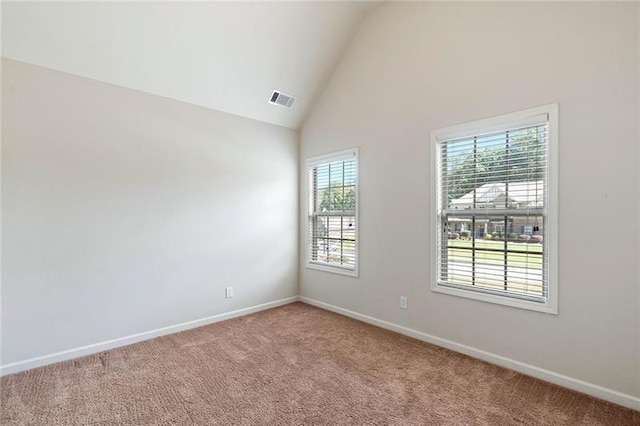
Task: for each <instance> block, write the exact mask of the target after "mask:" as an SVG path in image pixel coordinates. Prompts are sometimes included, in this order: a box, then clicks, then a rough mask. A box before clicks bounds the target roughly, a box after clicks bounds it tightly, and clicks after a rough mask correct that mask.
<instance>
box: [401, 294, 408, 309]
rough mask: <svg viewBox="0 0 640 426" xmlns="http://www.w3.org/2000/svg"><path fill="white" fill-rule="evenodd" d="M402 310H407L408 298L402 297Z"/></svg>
mask: <svg viewBox="0 0 640 426" xmlns="http://www.w3.org/2000/svg"><path fill="white" fill-rule="evenodd" d="M400 308H402V309H407V296H400Z"/></svg>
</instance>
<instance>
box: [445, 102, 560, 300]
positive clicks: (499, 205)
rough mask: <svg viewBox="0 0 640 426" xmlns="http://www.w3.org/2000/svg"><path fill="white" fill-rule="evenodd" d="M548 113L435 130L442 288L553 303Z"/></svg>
mask: <svg viewBox="0 0 640 426" xmlns="http://www.w3.org/2000/svg"><path fill="white" fill-rule="evenodd" d="M549 117H550V116H549V113H548V112H545V113H542V114H540V113H538V114H535V115H532V116H527V117H525V119H522V117H519V119H518V120H508V118H509V117H506V118H505V120H503V122H502V123H500V120H497V121H496V120H493V121H492V122H491V125H486V126H484V127H483V126H482V123H479V124H478V125H476V126H461V128H460V129H456V128H454V129H452V128H449V129H446V131H443V132H441V133H440V134H438V132H436V135H435V139H434V141H435V156H436V176H435V178H436V179H435V188H434V189H435V201H436V209H437V211H436V224H435V225H436V226H435V229H436V232H437V234H436V235H437V241H436V247H435V249H436V250H435V251H436V277H435V280H436V286H437V287H440V288H450V289H454V290H463V291H466V292H473V293H481V294H484V295H488V296H490V297H491V296H498V297H501V298H507V299H517V300H524V301H528V302H533V303H539V304H548V302H549V300H550V267H549V265H550V257H549V247H550V246H549V244H548V237H549V234H548V230H549V218H550V215H549V212H550V209H549V204H550V197H549V194H550V187H549V177H550V174H549V152H550V151H549V141H550V139H549V136H550V121H549ZM458 294H459V293H458ZM485 300H489V299H485ZM489 301H492V300H489ZM498 303H501V302H498ZM506 304H508V303H506Z"/></svg>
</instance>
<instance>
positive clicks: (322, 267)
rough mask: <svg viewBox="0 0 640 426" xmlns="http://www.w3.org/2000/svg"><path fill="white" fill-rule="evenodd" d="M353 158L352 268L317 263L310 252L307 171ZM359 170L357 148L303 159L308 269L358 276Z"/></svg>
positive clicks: (309, 207)
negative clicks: (353, 261) (353, 262)
mask: <svg viewBox="0 0 640 426" xmlns="http://www.w3.org/2000/svg"><path fill="white" fill-rule="evenodd" d="M352 158H355V161H356V184H355V193H356V206H355V235H356V242H355V267H354V268H353V269H352V268H347V267H342V266H339V265H328V264H325V263H319V262H314V261H312V259H311V252H310V247H311V241H310V238H311V235H310V233H309V229H310V217H311V205H310V201H311V197H312V194H311V192H310V185H311V181H310V179H309V172H310V171H311V169H313V168H314V167H317V166H320V165H323V164H328V163H333V162H335V161H341V160H347V159H352ZM359 174H360V172H359V164H358V148H351V149H347V150H344V151H339V152H333V153H330V154H325V155H319V156H315V157H310V158H307V159H306V161H305V200H306V201H305V213H304V214H305V228H304V232H305V267H306V268H309V269H315V270H318V271H325V272H333V273H336V274H341V275H347V276H350V277H354V278H357V277H358V276H359V265H360V258H359V255H358V252H359V246H360V231H359V222H360V220H359V217H358V211H359V207H358V206H359V204H360V195H359V191H358V188H359V186H360V183H359V181H360V176H359Z"/></svg>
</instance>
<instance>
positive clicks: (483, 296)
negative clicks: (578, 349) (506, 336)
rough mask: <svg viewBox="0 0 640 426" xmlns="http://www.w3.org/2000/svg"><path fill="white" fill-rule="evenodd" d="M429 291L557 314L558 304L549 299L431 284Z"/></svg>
mask: <svg viewBox="0 0 640 426" xmlns="http://www.w3.org/2000/svg"><path fill="white" fill-rule="evenodd" d="M431 291H433V292H436V293H443V294H448V295H451V296H458V297H464V298H467V299H473V300H479V301H481V302H488V303H495V304H498V305H504V306H510V307H512V308H519V309H527V310H530V311H537V312H543V313H546V314H552V315H558V306H557V304H554V303H552V302H551V300H552V299H550V301H547V302H546V303H542V302H534V301H530V300H522V299H515V298H511V297H505V296H498V295H494V294H488V293H480V292H476V291H473V290H465V289H459V288H453V287H447V286H443V285H438V284H433V285H432V286H431Z"/></svg>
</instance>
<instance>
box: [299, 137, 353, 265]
mask: <svg viewBox="0 0 640 426" xmlns="http://www.w3.org/2000/svg"><path fill="white" fill-rule="evenodd" d="M306 164H307V179H308V183H307V188H308V197H307V202H308V208H307V210H308V215H307V221H308V222H307V267H309V268H313V269H321V270H325V271H331V272H337V273H341V274H345V275H351V276H355V277H357V276H358V223H357V220H358V151H357V149H352V150H348V151H343V152H339V153H335V154H330V155H326V156H321V157H314V158H310V159H308V160H307V162H306Z"/></svg>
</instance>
